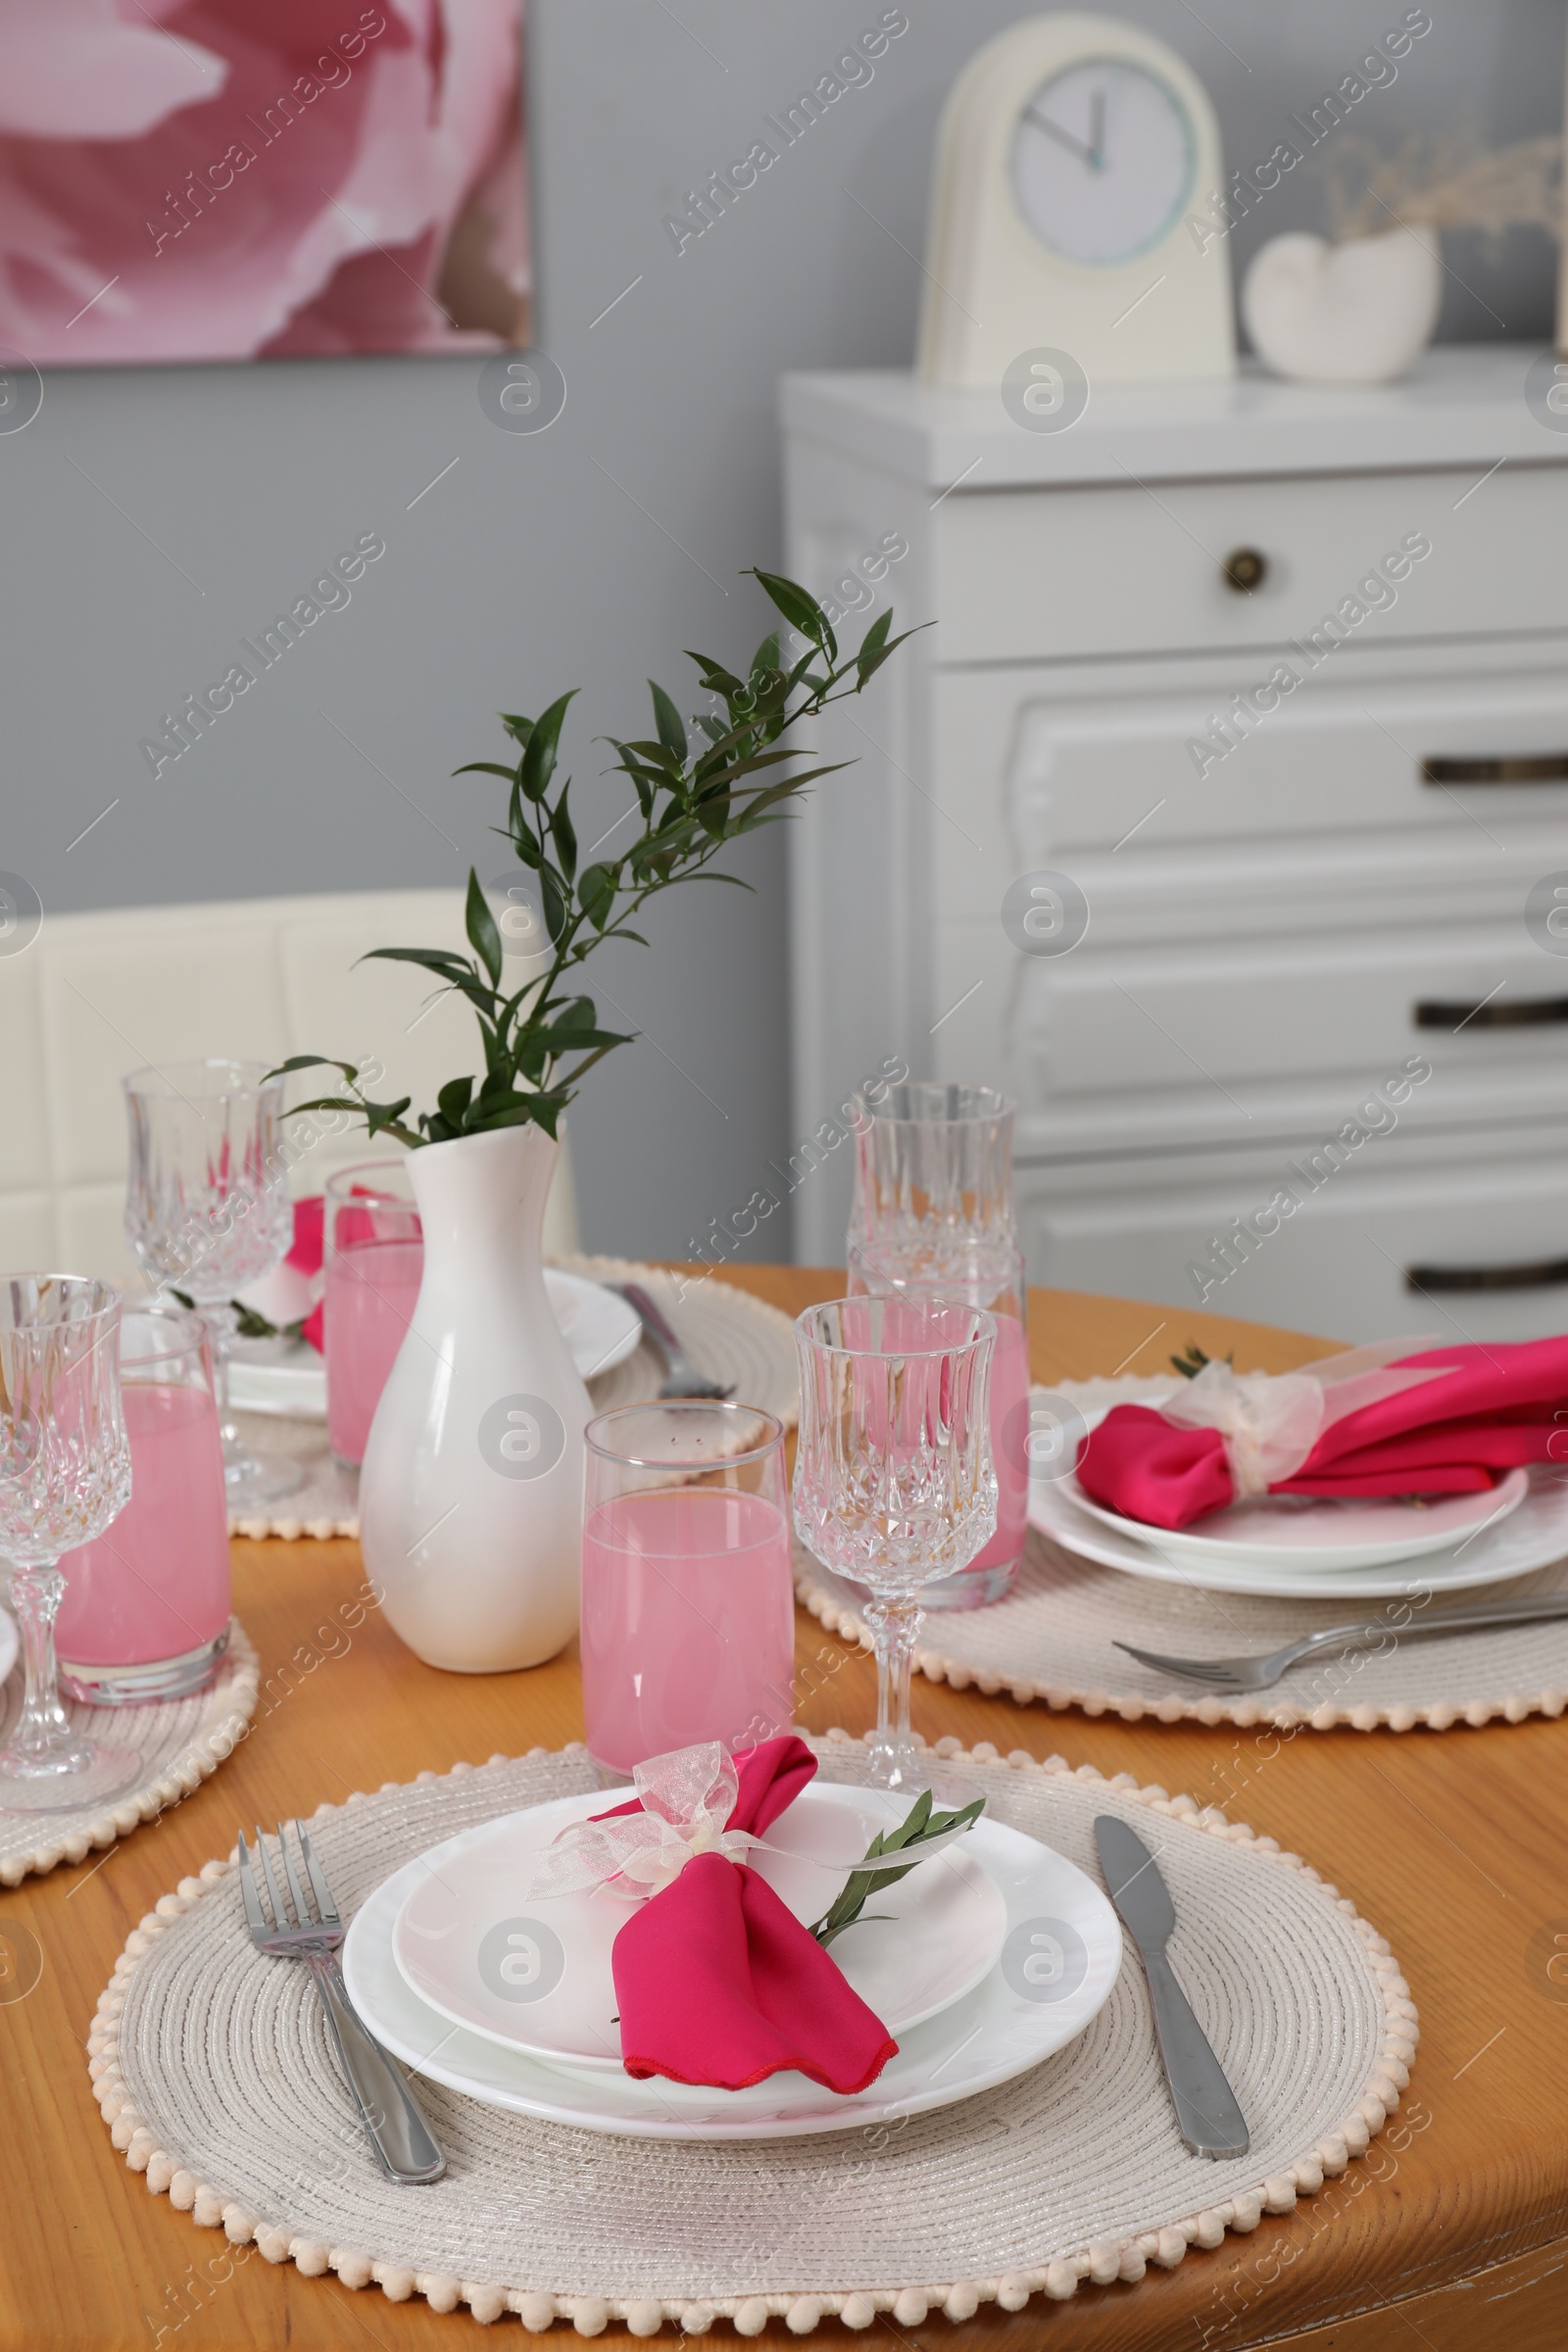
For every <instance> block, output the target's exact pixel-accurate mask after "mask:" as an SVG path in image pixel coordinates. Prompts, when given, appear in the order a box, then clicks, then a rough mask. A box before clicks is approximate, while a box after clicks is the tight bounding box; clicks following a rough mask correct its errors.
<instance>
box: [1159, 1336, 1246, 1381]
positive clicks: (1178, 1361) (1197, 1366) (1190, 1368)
mask: <svg viewBox="0 0 1568 2352" xmlns="http://www.w3.org/2000/svg"><path fill="white" fill-rule="evenodd" d="M1170 1360H1171V1363H1172V1365H1173V1366H1174V1367H1175V1369H1176V1370H1177V1371H1178V1372H1179V1373H1180V1374H1181V1376H1182V1378H1183V1380H1196V1379H1197V1378H1198V1375H1199V1374H1200V1372H1201V1370H1202V1369H1203V1366H1204V1365H1205V1364H1208V1363H1212V1362H1213V1361H1214V1360H1215V1359H1214V1358H1213V1357H1212V1356H1208V1355H1205V1354H1204V1353H1203V1350H1202V1349H1201V1348H1200V1346H1199V1345H1198V1342H1197V1341H1196V1340H1189V1341H1188V1343H1187V1352H1186V1354H1185V1355H1173V1356H1172V1357H1171V1359H1170ZM1219 1361H1220V1362H1221V1363H1226V1364H1229V1365H1231V1367H1232V1368H1233V1369H1234V1368H1235V1363H1236V1350H1235V1349H1234V1348H1232V1349H1231V1352H1230V1354H1229V1355H1226V1356H1221V1357H1220V1358H1219Z"/></svg>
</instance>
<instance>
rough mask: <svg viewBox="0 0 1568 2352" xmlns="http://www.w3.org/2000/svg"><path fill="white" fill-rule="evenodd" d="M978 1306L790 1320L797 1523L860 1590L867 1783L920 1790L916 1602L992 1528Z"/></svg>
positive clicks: (861, 1309) (988, 1346)
mask: <svg viewBox="0 0 1568 2352" xmlns="http://www.w3.org/2000/svg"><path fill="white" fill-rule="evenodd" d="M996 1332H997V1327H996V1324H995V1322H994V1321H993V1319H992V1317H991V1316H990V1315H989V1314H987V1313H986V1312H985V1311H984V1309H982V1308H979V1307H972V1306H966V1305H962V1304H960V1303H957V1302H955V1301H944V1300H938V1299H902V1298H893V1299H874V1298H863V1299H835V1300H834V1301H833V1302H832V1303H831V1304H829V1305H825V1306H811V1307H808V1308H807V1310H806V1312H805V1314H804V1315H801V1316H800V1317H799V1318H798V1319H797V1322H796V1325H795V1345H796V1350H797V1353H798V1355H799V1358H800V1373H801V1418H800V1431H799V1436H798V1440H797V1446H796V1455H795V1529H796V1533H797V1534H798V1535H799V1537H800V1539H801V1541H802V1543H803V1544H805V1545H806V1546H807V1548H808V1550H809V1551H811V1552H814V1554H815V1555H816V1557H817V1558H818V1559H819V1560H820V1561H821V1562H822V1564H823V1566H824V1567H827V1568H830V1569H831V1570H832V1571H833V1572H834V1574H835V1575H837V1576H844V1577H848V1578H850V1579H851V1580H852V1581H853V1582H854V1583H856V1584H859V1585H864V1586H865V1587H866V1588H867V1590H868V1591H869V1593H870V1594H871V1598H870V1600H869V1602H868V1603H867V1606H866V1610H865V1616H866V1621H867V1623H868V1624H869V1626H870V1628H871V1640H872V1644H873V1646H874V1648H875V1650H876V1684H877V1725H876V1733H875V1737H874V1739H873V1740H872V1743H871V1755H870V1766H869V1770H870V1777H871V1779H872V1781H873V1782H875V1783H876V1784H878V1785H879V1786H880V1787H882V1788H885V1789H917V1788H923V1787H925V1786H926V1785H927V1784H928V1782H929V1778H930V1775H929V1772H928V1770H927V1768H926V1767H925V1765H924V1764H923V1763H922V1761H921V1758H920V1753H919V1750H918V1749H917V1748H916V1746H915V1744H914V1740H913V1737H912V1735H911V1733H910V1730H909V1670H910V1666H911V1664H912V1662H913V1658H914V1644H915V1637H916V1635H917V1634H918V1632H919V1628H920V1615H921V1612H920V1607H919V1603H918V1600H917V1599H916V1597H915V1596H916V1594H917V1593H919V1592H920V1591H921V1589H922V1588H923V1587H924V1586H926V1585H928V1584H930V1583H931V1582H932V1580H933V1579H934V1578H936V1577H942V1576H951V1575H952V1574H953V1573H954V1571H955V1570H956V1569H959V1568H962V1567H965V1566H966V1565H967V1563H968V1562H969V1561H970V1560H972V1559H973V1558H974V1556H975V1554H976V1552H978V1551H979V1550H980V1548H981V1546H982V1545H983V1544H985V1543H986V1542H987V1540H988V1538H989V1537H990V1536H992V1535H993V1534H994V1533H995V1531H996V1524H997V1476H996V1471H995V1469H994V1467H993V1465H992V1459H991V1426H990V1382H991V1354H992V1348H993V1347H994V1345H995V1342H996Z"/></svg>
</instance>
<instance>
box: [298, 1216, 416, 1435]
mask: <svg viewBox="0 0 1568 2352" xmlns="http://www.w3.org/2000/svg"><path fill="white" fill-rule="evenodd" d="M374 1214H375V1212H374V1211H373V1210H368V1209H367V1210H362V1211H360V1212H359V1215H360V1217H362V1218H363V1220H364V1222H365V1223H366V1225H368V1226H371V1227H372V1231H371V1236H370V1238H368V1239H367V1240H364V1241H357V1240H354V1239H352V1238H351V1239H350V1241H349V1244H348V1247H347V1248H343V1247H342V1246H341V1245H340V1247H339V1249H338V1250H337V1251H336V1252H335V1254H334V1255H333V1256H331V1257H329V1258H328V1259H327V1263H326V1313H325V1315H324V1317H323V1318H322V1320H323V1324H324V1336H325V1339H326V1436H327V1443H328V1445H329V1446H331V1448H332V1451H333V1453H334V1454H335V1455H336V1457H337V1459H338V1460H339V1461H340V1462H341V1463H343V1464H344V1465H345V1467H346V1468H349V1469H357V1468H358V1467H359V1465H360V1463H361V1462H362V1461H363V1460H364V1459H365V1446H366V1440H367V1439H368V1437H369V1434H370V1423H371V1421H372V1420H373V1419H374V1417H375V1408H376V1406H377V1405H378V1404H379V1403H380V1401H381V1391H382V1390H383V1389H384V1388H385V1387H386V1384H387V1379H388V1376H389V1374H390V1373H391V1370H392V1366H393V1364H394V1362H395V1361H396V1359H397V1352H398V1349H399V1348H401V1347H402V1345H403V1341H404V1337H405V1335H406V1333H407V1331H408V1328H409V1325H410V1324H411V1323H412V1322H413V1320H414V1309H415V1305H416V1303H417V1299H418V1296H419V1282H420V1278H421V1276H422V1275H423V1273H424V1244H423V1242H422V1241H413V1240H401V1241H398V1240H393V1241H377V1240H376V1239H375V1238H374V1234H373V1219H374ZM354 1215H355V1212H354V1211H352V1210H348V1211H345V1212H344V1213H343V1214H342V1215H341V1216H340V1217H339V1220H338V1225H339V1231H340V1232H341V1230H342V1227H343V1226H344V1225H346V1224H348V1223H349V1221H350V1218H351V1217H353V1216H354Z"/></svg>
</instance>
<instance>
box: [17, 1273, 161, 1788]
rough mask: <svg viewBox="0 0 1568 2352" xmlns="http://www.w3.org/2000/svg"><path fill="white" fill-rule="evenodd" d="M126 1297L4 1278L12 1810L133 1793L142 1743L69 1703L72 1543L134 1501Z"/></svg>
mask: <svg viewBox="0 0 1568 2352" xmlns="http://www.w3.org/2000/svg"><path fill="white" fill-rule="evenodd" d="M119 1342H120V1293H119V1292H118V1291H117V1290H116V1289H115V1288H114V1286H113V1284H112V1283H107V1282H98V1281H95V1280H93V1279H91V1278H90V1277H88V1276H85V1275H80V1274H8V1275H0V1551H3V1552H4V1553H5V1554H6V1556H7V1558H8V1559H10V1560H11V1562H12V1564H13V1568H12V1577H11V1605H12V1607H13V1608H14V1609H15V1611H16V1614H17V1621H18V1624H19V1625H20V1627H21V1629H22V1651H23V1658H24V1662H25V1678H26V1679H25V1692H24V1696H23V1702H22V1713H21V1715H20V1716H19V1717H18V1719H17V1722H16V1724H15V1726H14V1728H13V1730H12V1733H11V1737H10V1739H9V1740H7V1741H6V1744H5V1746H4V1747H3V1748H0V1807H4V1809H5V1810H6V1811H7V1812H12V1813H60V1812H71V1811H74V1809H75V1808H76V1807H77V1806H78V1805H83V1804H90V1803H95V1802H96V1801H97V1800H98V1799H99V1798H100V1797H110V1796H117V1795H118V1794H119V1793H120V1791H121V1790H122V1789H128V1788H129V1787H130V1785H131V1783H132V1781H134V1780H135V1779H136V1778H137V1776H138V1774H139V1773H140V1770H141V1764H142V1759H141V1757H140V1755H139V1753H138V1751H137V1750H136V1749H135V1748H131V1747H117V1746H110V1745H105V1744H103V1743H101V1742H99V1741H97V1740H84V1739H80V1738H78V1736H77V1735H76V1733H75V1732H73V1729H72V1727H71V1723H70V1721H69V1719H68V1717H67V1715H66V1711H65V1709H64V1707H63V1706H62V1705H61V1703H60V1694H59V1690H58V1688H57V1682H56V1673H55V1639H54V1628H55V1616H56V1613H57V1612H58V1610H59V1607H60V1602H61V1599H62V1596H63V1595H64V1593H65V1590H66V1580H65V1577H64V1576H63V1575H62V1574H61V1572H60V1569H59V1567H58V1565H57V1562H58V1561H59V1558H60V1555H61V1553H62V1552H65V1551H71V1550H73V1548H74V1547H75V1545H77V1544H86V1543H90V1542H91V1541H92V1539H93V1538H94V1537H95V1536H101V1535H102V1534H103V1532H104V1530H105V1528H106V1527H108V1526H109V1525H110V1524H111V1523H112V1521H113V1520H114V1519H115V1517H116V1516H117V1514H118V1513H119V1512H121V1511H122V1510H123V1509H124V1507H125V1504H126V1503H127V1502H128V1501H129V1500H130V1445H129V1441H128V1440H127V1438H126V1436H125V1421H124V1415H123V1411H122V1409H121V1400H120V1346H119Z"/></svg>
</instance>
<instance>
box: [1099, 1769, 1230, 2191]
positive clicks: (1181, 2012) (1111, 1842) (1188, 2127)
mask: <svg viewBox="0 0 1568 2352" xmlns="http://www.w3.org/2000/svg"><path fill="white" fill-rule="evenodd" d="M1095 1844H1096V1846H1097V1847H1098V1849H1099V1852H1100V1867H1101V1869H1102V1870H1103V1873H1104V1876H1105V1887H1106V1891H1107V1892H1108V1894H1109V1896H1110V1899H1111V1901H1112V1902H1113V1903H1114V1904H1115V1906H1116V1911H1117V1914H1118V1916H1119V1918H1120V1920H1121V1924H1122V1926H1123V1927H1124V1928H1125V1929H1126V1931H1127V1933H1128V1935H1129V1936H1131V1937H1132V1939H1133V1941H1134V1943H1135V1944H1136V1945H1137V1946H1138V1956H1139V1958H1140V1959H1141V1960H1142V1961H1143V1964H1144V1974H1145V1975H1146V1977H1147V1978H1148V1979H1149V1997H1150V1999H1151V2001H1152V2003H1153V2009H1154V2032H1155V2034H1157V2035H1158V2037H1159V2054H1160V2056H1161V2058H1162V2059H1163V2060H1164V2062H1165V2080H1166V2082H1168V2083H1169V2084H1170V2095H1171V2104H1172V2105H1173V2106H1174V2108H1175V2110H1176V2123H1177V2128H1178V2129H1179V2131H1180V2132H1181V2135H1182V2137H1183V2139H1184V2140H1185V2141H1186V2142H1187V2145H1188V2146H1189V2147H1190V2148H1191V2149H1192V2151H1193V2153H1194V2155H1195V2156H1245V2155H1246V2154H1247V2150H1248V2146H1249V2144H1250V2139H1249V2133H1248V2129H1247V2119H1246V2117H1245V2116H1244V2115H1243V2113H1242V2111H1241V2109H1240V2107H1239V2106H1238V2105H1237V2103H1236V2093H1235V2092H1234V2091H1233V2090H1232V2088H1231V2086H1230V2084H1229V2083H1228V2082H1226V2080H1225V2075H1224V2070H1223V2069H1222V2068H1221V2066H1220V2062H1219V2060H1218V2059H1217V2058H1216V2057H1215V2055H1214V2053H1213V2051H1212V2050H1211V2049H1210V2047H1209V2044H1208V2037H1207V2035H1206V2034H1204V2032H1203V2029H1202V2027H1201V2025H1200V2024H1199V2022H1198V2020H1197V2018H1196V2017H1195V2016H1194V2015H1193V2012H1192V2007H1191V2004H1190V2003H1189V2001H1188V1998H1187V1995H1186V1993H1185V1992H1183V1990H1182V1988H1181V1986H1180V1985H1178V1984H1177V1982H1176V1979H1175V1976H1174V1975H1173V1973H1172V1971H1171V1965H1170V1962H1169V1961H1168V1960H1167V1959H1166V1957H1165V1940H1166V1938H1167V1936H1169V1935H1170V1932H1171V1930H1172V1928H1174V1926H1175V1925H1176V1910H1175V1906H1174V1904H1173V1903H1172V1902H1171V1899H1170V1888H1169V1887H1167V1886H1166V1884H1165V1882H1164V1880H1163V1879H1162V1878H1161V1877H1160V1875H1159V1869H1158V1866H1157V1864H1156V1863H1155V1861H1154V1857H1153V1855H1152V1853H1151V1852H1150V1850H1149V1848H1148V1846H1147V1845H1146V1844H1145V1843H1144V1841H1143V1839H1142V1838H1140V1837H1139V1835H1138V1833H1137V1831H1136V1830H1130V1829H1129V1828H1128V1827H1127V1824H1126V1823H1125V1822H1124V1821H1122V1820H1121V1819H1119V1817H1118V1816H1117V1815H1116V1814H1114V1813H1102V1814H1100V1815H1099V1816H1098V1817H1097V1819H1096V1822H1095Z"/></svg>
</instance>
